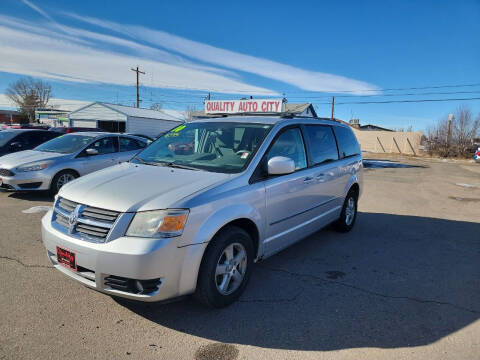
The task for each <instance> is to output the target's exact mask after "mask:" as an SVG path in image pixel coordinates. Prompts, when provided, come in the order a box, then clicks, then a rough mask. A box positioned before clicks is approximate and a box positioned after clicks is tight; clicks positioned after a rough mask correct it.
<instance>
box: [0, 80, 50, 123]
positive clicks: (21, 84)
mask: <svg viewBox="0 0 480 360" xmlns="http://www.w3.org/2000/svg"><path fill="white" fill-rule="evenodd" d="M51 93H52V87H51V86H50V85H49V84H48V83H46V82H44V81H42V80H35V79H33V78H31V77H28V78H23V79H20V80H17V81H16V82H14V83H12V84H10V85H9V86H8V88H7V90H6V95H7V96H8V98H9V99H10V100H11V101H12V102H14V103H15V105H17V107H18V109H19V110H20V112H21V113H22V114H24V116H25V117H26V118H28V121H29V122H34V121H35V109H36V108H44V107H46V106H47V104H48V101H49V100H50V95H51Z"/></svg>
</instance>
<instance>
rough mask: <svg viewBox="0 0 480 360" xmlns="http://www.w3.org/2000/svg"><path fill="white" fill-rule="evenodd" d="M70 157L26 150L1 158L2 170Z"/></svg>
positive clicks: (0, 166)
mask: <svg viewBox="0 0 480 360" xmlns="http://www.w3.org/2000/svg"><path fill="white" fill-rule="evenodd" d="M63 156H68V154H61V153H52V152H44V151H34V150H24V151H18V152H15V153H12V154H8V155H5V156H2V157H0V168H3V169H13V168H15V167H17V166H20V165H23V164H27V163H31V162H36V161H42V160H52V159H56V158H59V157H63Z"/></svg>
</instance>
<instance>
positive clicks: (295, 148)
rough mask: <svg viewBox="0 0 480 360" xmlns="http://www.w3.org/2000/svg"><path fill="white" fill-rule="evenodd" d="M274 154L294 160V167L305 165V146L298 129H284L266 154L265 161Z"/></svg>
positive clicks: (298, 167) (299, 167)
mask: <svg viewBox="0 0 480 360" xmlns="http://www.w3.org/2000/svg"><path fill="white" fill-rule="evenodd" d="M275 156H285V157H288V158H290V159H292V160H293V161H294V162H295V169H296V170H298V169H303V168H306V167H307V157H306V156H305V146H304V144H303V138H302V134H301V132H300V129H298V128H294V129H288V130H285V131H284V132H283V133H282V134H281V135H280V136H279V137H278V138H277V140H275V143H274V144H273V145H272V147H271V148H270V151H269V152H268V155H267V161H268V160H270V159H271V158H273V157H275Z"/></svg>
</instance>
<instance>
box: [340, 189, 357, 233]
mask: <svg viewBox="0 0 480 360" xmlns="http://www.w3.org/2000/svg"><path fill="white" fill-rule="evenodd" d="M357 203H358V195H357V192H355V191H353V190H350V191H349V192H348V194H347V196H346V198H345V201H344V203H343V207H342V212H341V214H340V218H339V219H338V220H337V221H336V222H335V223H334V225H335V229H336V230H337V231H340V232H349V231H350V230H352V228H353V225H355V220H356V219H357Z"/></svg>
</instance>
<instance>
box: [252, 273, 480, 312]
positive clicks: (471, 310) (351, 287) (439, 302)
mask: <svg viewBox="0 0 480 360" xmlns="http://www.w3.org/2000/svg"><path fill="white" fill-rule="evenodd" d="M259 267H260V268H262V269H265V270H269V271H273V272H280V273H284V274H288V275H290V276H296V277H307V278H311V279H314V280H319V281H321V282H325V283H332V284H335V285H340V286H343V287H346V288H350V289H354V290H357V291H361V292H363V293H366V294H369V295H374V296H378V297H383V298H386V299H400V300H409V301H415V302H418V303H422V304H437V305H447V306H451V307H454V308H456V309H458V310H462V311H467V312H470V313H473V314H480V311H478V310H475V309H469V308H466V307H463V306H460V305H456V304H452V303H450V302H446V301H438V300H427V299H420V298H415V297H411V296H394V295H388V294H382V293H379V292H376V291H372V290H368V289H364V288H361V287H359V286H356V285H351V284H348V283H344V282H341V281H335V280H327V279H324V278H322V277H320V276H316V275H312V274H302V273H296V272H292V271H288V270H285V269H279V268H270V267H266V266H259ZM302 292H303V290H302ZM298 295H300V294H298Z"/></svg>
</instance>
